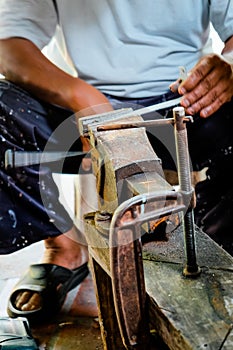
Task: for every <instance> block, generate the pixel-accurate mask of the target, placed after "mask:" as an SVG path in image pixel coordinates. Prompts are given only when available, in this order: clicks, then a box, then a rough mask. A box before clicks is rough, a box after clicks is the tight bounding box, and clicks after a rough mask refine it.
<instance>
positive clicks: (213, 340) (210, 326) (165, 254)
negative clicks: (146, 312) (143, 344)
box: [144, 230, 233, 350]
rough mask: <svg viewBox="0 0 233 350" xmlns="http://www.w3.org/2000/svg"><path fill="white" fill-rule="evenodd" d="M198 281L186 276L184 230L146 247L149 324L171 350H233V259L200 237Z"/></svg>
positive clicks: (145, 267)
mask: <svg viewBox="0 0 233 350" xmlns="http://www.w3.org/2000/svg"><path fill="white" fill-rule="evenodd" d="M196 241H197V259H198V264H199V266H200V267H201V269H202V273H201V275H200V276H199V277H198V278H195V279H190V278H186V277H184V276H183V274H182V271H183V266H184V250H183V236H182V232H181V230H177V231H175V232H174V233H173V234H171V235H170V236H169V240H168V242H153V243H152V242H151V243H147V244H146V245H145V246H144V271H145V280H146V290H147V293H148V296H149V300H150V303H149V307H150V315H151V316H150V323H151V326H152V327H154V328H155V329H156V330H157V331H158V332H159V334H160V336H161V337H162V338H163V340H164V341H165V343H166V344H167V345H168V346H169V348H170V349H171V350H186V349H187V350H199V349H206V350H232V349H233V329H232V326H233V258H232V257H231V256H230V255H228V254H227V253H226V252H225V251H224V250H223V249H221V248H220V247H219V246H218V245H217V244H216V243H215V242H213V241H212V240H211V239H210V238H209V237H208V236H206V235H205V234H204V233H203V232H201V231H199V230H198V231H197V235H196Z"/></svg>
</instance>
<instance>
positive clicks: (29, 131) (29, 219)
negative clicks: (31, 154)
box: [0, 81, 81, 254]
mask: <svg viewBox="0 0 233 350" xmlns="http://www.w3.org/2000/svg"><path fill="white" fill-rule="evenodd" d="M59 125H62V127H60V128H59ZM54 130H57V132H55V133H53V131H54ZM78 138H79V135H78V131H77V127H76V123H75V120H74V118H73V116H72V113H71V112H70V111H67V110H64V109H61V108H58V107H56V106H50V105H48V104H45V103H40V101H37V100H36V99H34V98H33V97H32V96H30V95H29V94H27V93H26V92H25V91H23V90H22V89H20V88H18V87H17V86H15V85H13V84H12V83H9V82H7V81H0V157H1V158H0V159H1V163H0V254H6V253H10V252H13V251H16V250H18V249H21V248H24V247H25V246H27V245H29V244H32V243H34V242H37V241H40V240H43V239H45V238H47V237H48V236H53V235H59V234H61V233H64V232H66V231H68V230H69V229H70V228H71V227H72V225H73V220H72V219H71V218H70V217H69V215H68V214H67V211H66V210H65V209H64V207H63V206H62V205H61V204H60V202H59V200H58V197H59V191H58V188H57V186H56V185H55V183H54V181H53V178H52V171H59V172H63V171H64V169H65V172H71V173H74V174H75V173H78V171H79V166H80V163H77V164H76V163H75V162H74V161H73V162H71V163H72V167H70V166H69V165H70V164H69V162H68V163H67V164H63V162H62V163H60V162H59V163H58V162H55V163H51V164H50V166H48V164H46V163H45V164H42V165H33V166H25V167H16V168H12V169H5V162H4V156H5V152H6V150H8V149H13V150H18V151H23V150H26V151H37V152H39V151H43V149H44V148H45V147H46V149H47V150H48V151H54V150H55V151H57V150H64V151H68V150H69V149H72V147H74V146H73V145H72V143H76V144H77V143H78V146H79V147H80V145H81V143H79V141H78ZM48 140H49V141H48ZM80 150H81V148H80ZM70 168H71V169H70Z"/></svg>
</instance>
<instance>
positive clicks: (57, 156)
mask: <svg viewBox="0 0 233 350" xmlns="http://www.w3.org/2000/svg"><path fill="white" fill-rule="evenodd" d="M87 154H88V153H86V152H52V151H51V152H49V151H48V152H26V151H14V150H11V149H8V150H6V152H5V168H6V169H9V168H16V167H21V166H29V165H35V164H40V163H50V162H55V161H58V160H61V159H65V158H68V157H82V158H83V157H84V156H87Z"/></svg>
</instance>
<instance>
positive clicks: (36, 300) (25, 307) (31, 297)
mask: <svg viewBox="0 0 233 350" xmlns="http://www.w3.org/2000/svg"><path fill="white" fill-rule="evenodd" d="M41 302H42V300H41V295H40V294H39V293H36V292H30V291H23V292H21V293H18V295H17V297H16V299H15V306H16V308H17V309H18V310H21V311H32V310H36V309H39V308H40V307H41Z"/></svg>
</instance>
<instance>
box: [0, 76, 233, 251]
mask: <svg viewBox="0 0 233 350" xmlns="http://www.w3.org/2000/svg"><path fill="white" fill-rule="evenodd" d="M107 97H108V98H109V100H110V101H111V102H112V103H113V105H114V106H115V107H116V108H121V107H131V106H135V105H136V104H137V105H140V106H147V105H152V104H155V103H159V102H161V101H164V100H166V99H171V98H174V95H171V94H166V95H164V96H161V97H159V98H157V97H156V98H148V99H138V100H132V99H119V98H115V97H112V96H107ZM169 113H171V111H162V115H163V116H164V115H167V116H169ZM157 117H158V116H157ZM74 119H75V118H74V116H73V115H72V112H70V111H67V110H64V109H62V108H59V107H57V106H51V105H48V104H46V103H44V102H43V103H42V102H41V101H38V100H36V99H34V98H33V97H32V96H31V95H29V94H28V93H27V92H25V91H24V90H22V89H20V88H18V87H17V86H15V85H14V84H12V83H9V82H7V81H0V162H1V163H0V254H6V253H10V252H13V251H16V250H18V249H21V248H23V247H25V246H27V245H29V244H32V243H34V242H37V241H40V240H43V239H45V238H47V237H49V236H54V235H59V234H61V233H64V232H66V231H68V230H69V229H70V228H71V227H72V225H73V222H72V219H71V218H70V217H69V215H68V214H67V212H66V210H65V209H64V207H63V206H62V205H61V204H60V202H59V199H58V198H59V191H58V188H57V186H56V185H55V183H54V181H53V178H52V172H53V171H58V172H69V173H74V174H77V173H79V172H80V162H79V161H73V160H72V161H71V162H69V161H68V160H66V161H65V164H64V162H62V164H61V163H58V164H57V163H53V164H50V165H49V166H48V164H42V165H41V166H39V165H33V166H26V167H17V168H15V169H5V164H4V155H5V151H6V150H7V149H14V150H26V151H43V150H44V149H46V150H47V151H51V150H56V151H58V150H62V151H64V150H65V151H68V150H81V143H80V142H79V134H78V131H77V127H76V122H75V120H74ZM194 120H195V122H194V123H189V124H188V125H187V128H188V136H189V151H190V156H191V161H192V167H193V169H194V170H201V169H203V168H205V167H207V168H208V170H207V179H206V180H205V181H202V182H200V183H198V184H197V186H196V189H195V190H196V195H197V206H196V209H195V217H196V222H197V224H198V225H200V226H202V227H203V228H204V230H205V231H206V232H207V233H209V234H210V235H211V236H212V237H213V238H214V239H215V240H216V241H217V242H219V243H220V244H222V245H223V246H224V248H226V249H227V250H228V251H229V252H231V253H232V252H233V249H232V242H233V239H232V236H233V235H232V234H231V232H232V227H233V187H232V172H233V152H232V145H233V102H231V103H228V104H226V105H224V106H223V107H222V108H221V109H220V110H219V111H218V113H216V114H214V115H213V116H211V117H210V118H207V119H202V118H200V117H199V116H195V117H194ZM158 129H159V131H158V130H157V129H155V128H151V129H149V130H148V135H149V139H150V141H151V143H152V145H153V147H154V149H155V152H156V153H157V155H158V156H159V157H160V158H161V159H162V163H163V166H164V168H172V167H173V166H174V162H173V160H174V159H173V158H174V148H175V146H174V143H173V141H172V139H173V131H172V130H167V129H166V131H165V130H163V129H162V128H158ZM164 145H165V147H164ZM166 148H167V149H168V150H169V152H166V150H165V149H166ZM168 153H170V154H171V155H169V154H168Z"/></svg>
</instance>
